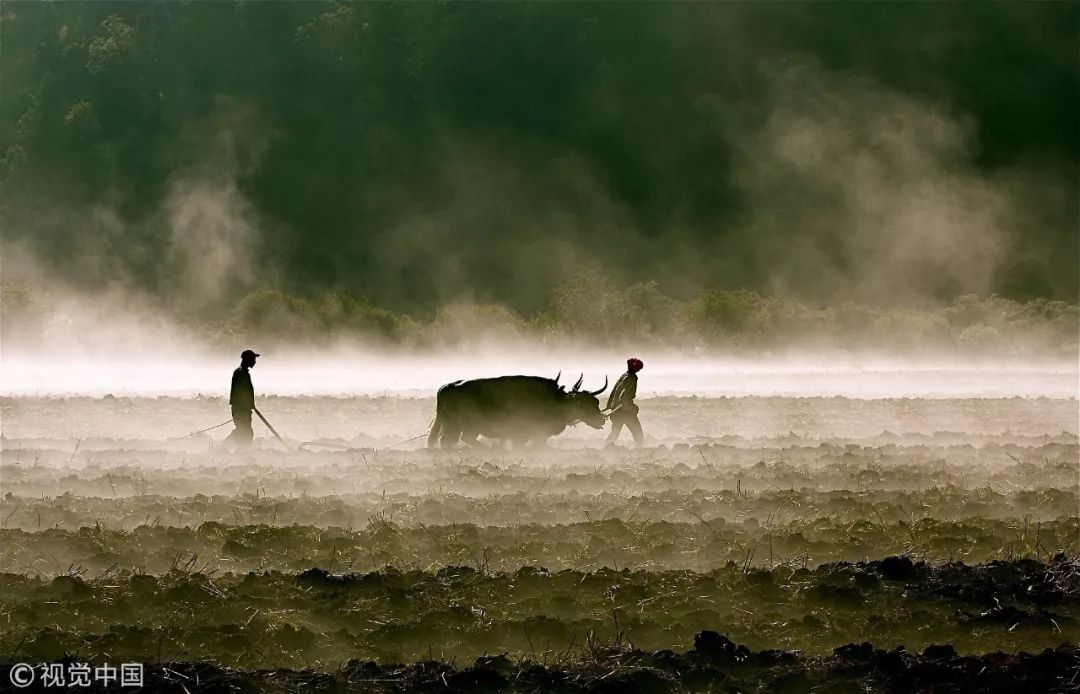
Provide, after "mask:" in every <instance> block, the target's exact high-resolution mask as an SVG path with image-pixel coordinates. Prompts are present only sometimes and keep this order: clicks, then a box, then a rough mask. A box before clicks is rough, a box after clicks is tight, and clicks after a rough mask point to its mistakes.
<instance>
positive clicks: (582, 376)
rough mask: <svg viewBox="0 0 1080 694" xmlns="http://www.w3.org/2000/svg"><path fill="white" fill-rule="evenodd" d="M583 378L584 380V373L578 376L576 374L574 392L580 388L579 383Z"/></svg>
mask: <svg viewBox="0 0 1080 694" xmlns="http://www.w3.org/2000/svg"><path fill="white" fill-rule="evenodd" d="M584 380H585V374H581V375H580V376H578V380H577V383H575V384H574V392H575V393H576V392H578V391H579V390H581V383H582V382H583V381H584Z"/></svg>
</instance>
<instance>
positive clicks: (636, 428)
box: [607, 357, 645, 446]
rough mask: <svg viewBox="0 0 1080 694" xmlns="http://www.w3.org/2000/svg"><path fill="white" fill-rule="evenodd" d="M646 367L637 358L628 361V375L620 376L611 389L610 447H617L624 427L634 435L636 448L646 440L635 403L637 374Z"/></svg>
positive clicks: (608, 439)
mask: <svg viewBox="0 0 1080 694" xmlns="http://www.w3.org/2000/svg"><path fill="white" fill-rule="evenodd" d="M644 366H645V363H644V362H642V361H641V360H640V359H638V358H637V357H630V358H629V359H627V360H626V373H624V374H623V375H622V376H619V380H618V381H615V387H614V388H612V389H611V395H609V396H608V401H607V409H609V410H611V414H610V415H609V418H610V419H611V433H610V434H608V437H607V443H608V445H609V446H614V445H615V440H616V439H618V438H619V434H620V433H622V428H623V426H624V425H625V426H626V428H628V429H629V430H630V433H631V434H632V435H633V437H634V445H635V446H641V444H642V442H643V441H644V440H645V435H644V434H643V433H642V431H641V422H639V421H638V417H637V414H638V406H637V405H636V404H635V403H634V398H636V397H637V373H638V371H641V369H642V368H644Z"/></svg>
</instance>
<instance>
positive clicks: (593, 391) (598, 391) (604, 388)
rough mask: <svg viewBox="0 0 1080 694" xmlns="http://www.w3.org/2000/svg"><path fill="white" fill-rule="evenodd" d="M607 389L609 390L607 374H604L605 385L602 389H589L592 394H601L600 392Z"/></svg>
mask: <svg viewBox="0 0 1080 694" xmlns="http://www.w3.org/2000/svg"><path fill="white" fill-rule="evenodd" d="M605 390H607V376H604V387H603V388H601V389H600V390H591V391H589V393H590V394H592V395H599V394H600V393H603V392H604V391H605Z"/></svg>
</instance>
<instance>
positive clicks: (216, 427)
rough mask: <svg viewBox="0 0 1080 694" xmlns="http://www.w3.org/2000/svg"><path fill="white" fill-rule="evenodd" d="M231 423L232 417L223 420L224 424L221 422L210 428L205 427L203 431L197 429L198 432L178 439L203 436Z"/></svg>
mask: <svg viewBox="0 0 1080 694" xmlns="http://www.w3.org/2000/svg"><path fill="white" fill-rule="evenodd" d="M232 421H233V420H232V417H230V418H229V419H226V420H225V421H224V422H222V423H221V424H215V425H214V426H212V427H207V428H205V429H199V430H198V431H193V432H191V433H190V434H186V435H184V436H181V437H180V438H182V439H186V438H189V437H192V436H194V435H195V434H205V433H206V432H208V431H213V430H214V429H220V428H221V427H223V426H225V425H226V424H232Z"/></svg>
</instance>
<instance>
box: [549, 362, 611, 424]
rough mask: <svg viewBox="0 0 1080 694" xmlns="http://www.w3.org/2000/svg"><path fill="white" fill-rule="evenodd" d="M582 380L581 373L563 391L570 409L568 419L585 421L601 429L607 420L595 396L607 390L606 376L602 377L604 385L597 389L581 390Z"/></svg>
mask: <svg viewBox="0 0 1080 694" xmlns="http://www.w3.org/2000/svg"><path fill="white" fill-rule="evenodd" d="M584 380H585V374H582V375H581V376H580V377H578V380H577V382H576V383H575V384H574V387H573V388H571V389H570V390H569V391H566V392H564V393H563V397H564V398H565V403H566V406H567V408H568V409H569V410H570V417H569V419H570V421H571V422H585V423H586V424H588V425H589V426H591V427H592V428H593V429H603V428H604V424H605V423H606V422H607V420H606V419H605V418H604V415H603V414H602V413H601V412H600V401H599V400H598V399H597V398H596V396H597V395H599V394H600V393H603V392H604V391H605V390H607V387H608V380H607V376H605V377H604V385H603V386H601V387H600V388H599V389H597V390H582V389H581V384H582V382H583V381H584ZM560 390H561V388H560Z"/></svg>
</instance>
